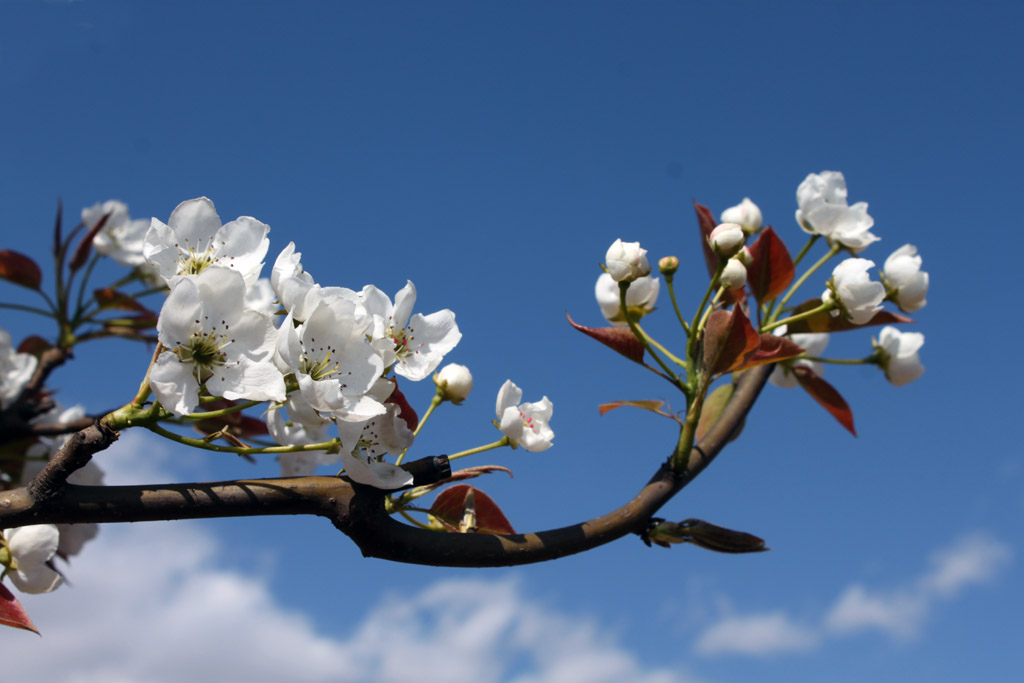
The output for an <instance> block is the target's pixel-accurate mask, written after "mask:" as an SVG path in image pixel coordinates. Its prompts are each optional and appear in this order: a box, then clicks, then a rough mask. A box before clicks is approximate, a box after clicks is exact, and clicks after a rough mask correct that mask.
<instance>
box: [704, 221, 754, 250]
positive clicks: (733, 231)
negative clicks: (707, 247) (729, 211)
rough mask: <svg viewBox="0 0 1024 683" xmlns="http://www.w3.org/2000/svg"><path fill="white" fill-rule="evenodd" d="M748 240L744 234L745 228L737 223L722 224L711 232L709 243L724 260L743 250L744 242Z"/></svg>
mask: <svg viewBox="0 0 1024 683" xmlns="http://www.w3.org/2000/svg"><path fill="white" fill-rule="evenodd" d="M746 238H747V236H746V235H744V234H743V226H740V225H737V224H735V223H722V224H721V225H719V226H718V227H717V228H715V229H714V230H712V231H711V235H709V236H708V243H710V244H711V248H712V249H713V250H714V252H715V253H716V254H718V255H719V256H721V257H722V258H731V257H732V256H735V255H736V252H738V251H739V250H740V249H742V248H743V241H744V240H745V239H746Z"/></svg>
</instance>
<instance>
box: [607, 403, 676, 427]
mask: <svg viewBox="0 0 1024 683" xmlns="http://www.w3.org/2000/svg"><path fill="white" fill-rule="evenodd" d="M664 405H665V402H664V401H655V400H650V401H612V402H611V403H602V404H601V405H599V406H598V407H597V409H598V411H599V412H600V413H601V414H602V415H604V414H605V413H607V412H610V411H612V410H615V409H616V408H623V407H626V406H628V407H630V408H640V409H641V410H649V411H651V412H652V413H657V414H658V415H661V416H663V417H668V418H672V419H673V420H675V421H677V422H678V421H679V417H678V416H676V415H673V414H672V413H670V412H668V411H665V410H662V407H663V406H664Z"/></svg>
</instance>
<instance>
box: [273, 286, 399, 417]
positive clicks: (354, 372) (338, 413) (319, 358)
mask: <svg viewBox="0 0 1024 683" xmlns="http://www.w3.org/2000/svg"><path fill="white" fill-rule="evenodd" d="M371 322H372V321H371V319H370V317H369V316H368V315H367V314H366V311H365V310H364V309H363V308H362V307H361V306H359V305H358V304H356V303H354V302H353V301H351V300H349V299H345V298H343V297H341V296H337V295H325V296H323V297H321V299H320V301H319V303H318V304H317V305H316V307H315V308H313V309H312V311H311V312H310V314H309V317H308V318H307V319H306V321H305V322H303V323H302V324H300V325H298V326H296V325H295V323H294V317H293V315H292V314H291V313H289V314H288V316H287V317H286V318H285V320H284V322H283V323H282V324H281V328H280V332H279V334H278V339H277V355H276V357H275V362H276V363H277V365H278V368H279V369H280V370H281V371H282V372H286V373H294V374H295V377H296V379H297V380H298V382H299V391H300V392H301V394H302V398H303V399H305V401H306V402H307V403H308V404H309V405H310V406H311V407H312V408H313V409H314V410H317V411H319V412H321V413H324V414H325V416H326V414H330V415H333V416H335V417H339V418H341V419H343V420H351V421H355V422H361V421H363V420H366V419H369V418H371V417H374V416H376V415H380V414H382V413H383V412H384V406H382V405H381V403H380V402H379V401H377V400H376V399H374V398H372V397H371V396H368V395H367V392H369V390H370V389H371V388H372V387H373V385H374V383H375V382H376V381H377V378H378V377H380V376H381V374H382V373H383V371H384V363H383V362H382V361H381V358H380V356H379V355H378V354H377V352H376V351H375V350H374V349H373V347H372V346H370V344H369V343H368V342H367V340H366V335H367V332H368V330H369V327H370V325H371Z"/></svg>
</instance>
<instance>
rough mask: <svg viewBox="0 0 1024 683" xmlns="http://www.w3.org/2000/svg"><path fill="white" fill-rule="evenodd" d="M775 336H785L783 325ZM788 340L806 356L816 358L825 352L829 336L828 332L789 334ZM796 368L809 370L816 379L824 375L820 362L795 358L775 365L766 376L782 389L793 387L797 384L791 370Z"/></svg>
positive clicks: (823, 367)
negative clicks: (801, 349)
mask: <svg viewBox="0 0 1024 683" xmlns="http://www.w3.org/2000/svg"><path fill="white" fill-rule="evenodd" d="M775 334H777V335H779V336H783V335H785V334H786V326H785V325H783V326H782V327H779V328H778V329H776V330H775ZM789 338H790V339H791V340H792V341H793V343H794V344H796V345H797V346H800V347H802V348H803V349H804V353H805V354H806V355H808V356H811V357H813V358H816V357H819V356H821V354H822V353H824V352H825V348H826V347H827V346H828V341H829V334H828V332H808V333H804V334H791V335H789ZM797 366H801V367H805V368H809V369H810V370H811V371H812V372H813V373H814V374H815V375H817V376H818V377H821V376H822V375H824V374H825V366H824V364H823V363H821V361H816V360H808V359H806V358H797V359H795V360H792V361H788V362H785V363H777V364H776V365H775V369H774V370H772V374H771V375H769V376H768V381H769V382H771V383H772V384H774V385H775V386H777V387H782V388H783V389H790V388H792V387H795V386H796V385H797V384H798V382H797V380H796V375H794V374H793V368H794V367H797Z"/></svg>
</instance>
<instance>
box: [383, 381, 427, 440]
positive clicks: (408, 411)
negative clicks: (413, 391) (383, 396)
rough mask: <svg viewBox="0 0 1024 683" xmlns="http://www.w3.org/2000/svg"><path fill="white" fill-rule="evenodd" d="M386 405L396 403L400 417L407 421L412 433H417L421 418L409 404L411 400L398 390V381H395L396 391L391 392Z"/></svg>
mask: <svg viewBox="0 0 1024 683" xmlns="http://www.w3.org/2000/svg"><path fill="white" fill-rule="evenodd" d="M384 402H385V403H394V404H395V405H396V406H398V417H400V418H402V419H403V420H405V424H406V425H408V427H409V430H410V431H416V427H418V426H419V424H420V416H419V415H417V414H416V410H415V409H414V408H413V407H412V406H411V405H410V404H409V399H407V398H406V397H405V394H403V393H402V392H401V391H399V389H398V380H397V379H396V380H395V390H394V391H392V392H391V395H390V396H388V398H387V400H385V401H384Z"/></svg>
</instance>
